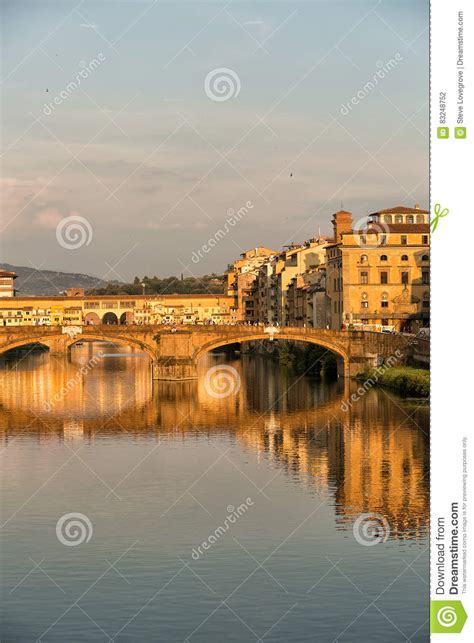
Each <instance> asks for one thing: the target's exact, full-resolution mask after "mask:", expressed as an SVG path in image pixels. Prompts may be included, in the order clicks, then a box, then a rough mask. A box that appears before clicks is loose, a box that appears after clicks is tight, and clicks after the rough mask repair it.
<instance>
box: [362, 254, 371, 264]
mask: <svg viewBox="0 0 474 643" xmlns="http://www.w3.org/2000/svg"><path fill="white" fill-rule="evenodd" d="M368 259H369V258H368V256H367V255H360V262H361V263H367V261H368Z"/></svg>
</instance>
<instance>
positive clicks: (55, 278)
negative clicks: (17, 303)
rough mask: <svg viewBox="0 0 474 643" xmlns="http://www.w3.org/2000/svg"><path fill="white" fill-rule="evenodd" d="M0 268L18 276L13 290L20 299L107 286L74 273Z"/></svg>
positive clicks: (0, 266)
mask: <svg viewBox="0 0 474 643" xmlns="http://www.w3.org/2000/svg"><path fill="white" fill-rule="evenodd" d="M0 268H1V269H3V270H10V271H12V272H15V273H16V274H17V275H18V278H17V279H15V288H16V290H17V291H18V292H17V295H18V296H20V297H21V296H24V297H25V296H29V295H37V296H49V295H59V294H61V292H63V291H64V290H65V289H66V288H72V287H78V288H85V289H86V290H91V289H94V288H104V287H106V286H107V282H106V281H103V280H102V279H98V278H97V277H91V276H90V275H83V274H79V273H74V272H60V271H57V270H35V269H34V268H29V267H28V266H12V265H11V264H8V263H0Z"/></svg>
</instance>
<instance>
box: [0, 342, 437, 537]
mask: <svg viewBox="0 0 474 643" xmlns="http://www.w3.org/2000/svg"><path fill="white" fill-rule="evenodd" d="M99 351H102V352H103V353H104V356H102V357H100V359H98V360H97V361H96V362H94V366H93V368H90V369H89V370H87V369H85V371H86V372H84V373H82V374H81V373H80V368H81V367H87V365H88V364H90V363H91V359H92V358H94V356H97V355H98V352H99ZM117 353H119V354H121V355H122V357H120V356H118V355H117ZM224 361H225V363H226V364H228V365H230V364H231V365H232V367H233V368H234V369H236V372H237V373H238V375H239V377H240V382H239V384H240V386H239V387H238V390H236V391H235V392H234V393H233V394H232V395H230V396H228V397H215V396H213V395H212V394H211V392H209V390H208V387H207V386H206V384H205V374H206V372H207V371H208V369H209V367H210V366H213V365H216V364H218V363H220V362H224ZM78 373H79V376H78ZM356 388H357V384H356V383H355V382H353V381H350V380H348V379H345V380H339V381H334V382H330V383H324V384H322V383H315V381H314V380H310V379H308V378H296V377H295V376H291V375H289V374H288V373H286V372H285V371H284V370H283V369H279V368H278V367H277V366H276V365H274V364H272V363H271V362H269V360H268V359H265V358H263V357H257V358H255V357H246V356H243V357H242V359H241V360H235V359H233V360H231V361H229V360H228V359H227V358H225V357H224V356H223V355H219V356H214V355H208V356H206V357H205V358H204V359H203V360H202V361H201V363H200V365H199V378H198V380H197V381H188V382H179V383H176V382H175V383H168V382H160V383H159V384H158V385H156V384H155V385H154V386H153V384H152V383H151V381H150V378H149V368H148V362H147V359H146V358H144V357H141V356H139V355H137V354H135V353H133V349H130V348H127V347H123V346H120V347H118V346H113V345H102V346H101V345H98V344H87V345H84V346H82V347H76V348H75V349H73V352H72V356H71V358H70V359H69V360H68V359H66V358H65V357H54V356H52V355H47V354H43V355H35V356H29V357H27V358H26V359H20V360H15V361H11V362H8V361H7V362H5V361H2V362H1V367H0V390H1V391H2V393H1V403H0V436H1V439H2V441H3V442H4V443H9V442H10V441H11V440H12V439H16V438H17V437H18V435H19V434H20V433H21V434H22V436H25V435H26V436H31V437H34V438H35V439H36V440H39V441H47V440H56V441H57V440H58V439H59V440H84V441H86V442H88V443H93V442H94V441H95V440H99V439H100V440H104V439H107V437H108V436H109V437H110V436H112V435H113V436H119V435H120V434H123V435H124V436H127V437H128V438H129V437H130V436H132V437H133V438H137V439H138V438H140V437H142V436H143V437H147V438H148V439H149V438H150V437H154V438H155V439H156V440H160V439H164V438H165V439H167V440H173V439H176V438H179V439H192V438H193V436H195V437H196V436H201V437H202V436H203V435H205V436H207V437H208V438H209V439H210V440H212V439H213V436H218V435H222V434H227V435H228V434H231V435H232V436H235V440H236V441H237V442H238V443H239V444H240V445H241V447H242V448H243V449H248V450H249V451H251V452H254V453H255V452H256V453H257V454H258V456H259V457H262V458H266V459H267V460H269V461H270V462H271V463H273V464H274V466H275V468H276V469H283V470H284V472H285V473H286V475H287V476H289V477H290V478H291V479H293V480H294V481H297V482H298V483H299V484H302V485H304V486H305V487H306V488H307V489H308V491H310V492H311V491H313V492H318V493H322V494H324V495H327V496H329V497H330V498H332V503H333V506H334V510H335V516H336V523H337V526H338V528H340V529H346V528H350V527H352V523H353V521H354V519H355V518H356V517H357V516H358V515H359V514H361V513H372V512H376V513H380V514H382V515H384V516H385V517H386V518H387V519H388V521H389V524H390V527H391V536H392V537H396V538H403V539H411V538H417V537H419V536H423V535H426V530H427V524H428V510H429V495H428V476H427V472H428V465H429V462H428V459H429V452H428V442H427V435H426V427H427V426H428V417H427V408H426V407H424V406H423V405H419V403H415V402H414V403H412V404H410V403H407V402H402V401H400V400H399V399H398V398H396V397H395V396H394V394H393V393H388V392H385V391H381V390H369V391H368V392H367V393H366V394H365V395H364V396H363V397H362V398H361V399H360V400H359V401H358V402H356V403H354V404H353V405H352V407H350V408H349V410H347V411H345V410H343V408H346V406H345V405H344V404H343V402H344V401H345V400H347V399H348V398H349V396H350V394H351V393H352V392H353V391H354V390H355V389H356Z"/></svg>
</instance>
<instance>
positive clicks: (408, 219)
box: [407, 214, 415, 223]
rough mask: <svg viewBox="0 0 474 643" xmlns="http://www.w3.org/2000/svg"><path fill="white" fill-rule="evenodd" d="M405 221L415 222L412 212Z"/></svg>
mask: <svg viewBox="0 0 474 643" xmlns="http://www.w3.org/2000/svg"><path fill="white" fill-rule="evenodd" d="M407 223H415V217H414V216H413V215H412V214H409V215H408V216H407Z"/></svg>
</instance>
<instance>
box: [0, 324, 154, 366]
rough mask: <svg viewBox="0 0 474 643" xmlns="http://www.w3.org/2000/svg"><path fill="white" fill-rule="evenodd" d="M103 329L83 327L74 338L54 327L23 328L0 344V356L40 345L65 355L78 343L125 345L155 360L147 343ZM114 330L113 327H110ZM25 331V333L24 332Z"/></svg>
mask: <svg viewBox="0 0 474 643" xmlns="http://www.w3.org/2000/svg"><path fill="white" fill-rule="evenodd" d="M103 328H104V327H99V328H98V327H97V326H95V325H90V326H85V327H84V332H83V333H78V334H77V335H76V336H75V337H70V336H69V335H68V334H65V333H61V332H59V329H58V328H57V327H54V326H44V327H43V326H41V327H40V326H31V327H30V328H29V329H28V330H27V329H26V328H25V327H23V328H22V329H21V330H22V332H21V333H20V334H19V336H16V337H15V336H13V337H11V339H9V340H7V341H4V342H2V343H0V356H1V355H3V354H4V353H6V352H7V351H10V350H14V349H15V348H21V347H22V346H27V345H29V344H41V345H43V346H46V347H47V348H49V350H50V353H52V354H64V355H65V354H67V353H68V350H69V348H70V347H71V346H73V345H74V344H77V343H78V342H86V341H91V342H94V341H95V342H110V343H112V344H125V345H126V346H130V347H132V348H133V349H135V350H136V351H139V352H142V353H145V354H146V355H147V356H148V357H149V358H150V359H151V360H152V361H155V360H156V358H157V354H156V349H155V347H154V346H153V345H151V344H149V343H148V342H147V341H142V340H141V339H137V338H135V337H133V336H130V335H128V334H127V333H126V332H124V333H115V332H110V333H108V332H107V330H104V329H103ZM111 328H115V326H111ZM95 329H97V331H96V330H95ZM25 331H26V332H25Z"/></svg>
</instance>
